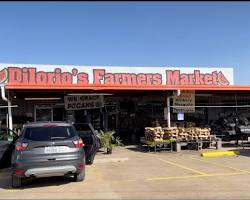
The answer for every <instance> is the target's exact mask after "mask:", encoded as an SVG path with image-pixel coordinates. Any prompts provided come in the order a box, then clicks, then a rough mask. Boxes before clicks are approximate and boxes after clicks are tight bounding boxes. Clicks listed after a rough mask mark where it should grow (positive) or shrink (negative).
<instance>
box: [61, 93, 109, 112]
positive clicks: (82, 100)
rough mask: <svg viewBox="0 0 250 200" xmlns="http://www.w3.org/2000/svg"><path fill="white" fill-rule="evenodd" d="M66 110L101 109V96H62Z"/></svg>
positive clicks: (102, 103) (102, 104)
mask: <svg viewBox="0 0 250 200" xmlns="http://www.w3.org/2000/svg"><path fill="white" fill-rule="evenodd" d="M64 103H65V109H66V110H83V109H93V108H101V107H103V106H104V102H103V96H102V95H93V96H91V95H89V96H64Z"/></svg>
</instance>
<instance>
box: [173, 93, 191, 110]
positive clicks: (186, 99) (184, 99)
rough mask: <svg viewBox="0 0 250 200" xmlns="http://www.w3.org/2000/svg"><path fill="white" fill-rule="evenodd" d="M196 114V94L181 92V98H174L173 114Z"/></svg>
mask: <svg viewBox="0 0 250 200" xmlns="http://www.w3.org/2000/svg"><path fill="white" fill-rule="evenodd" d="M193 112H195V92H194V91H181V95H180V96H176V95H174V97H173V113H193Z"/></svg>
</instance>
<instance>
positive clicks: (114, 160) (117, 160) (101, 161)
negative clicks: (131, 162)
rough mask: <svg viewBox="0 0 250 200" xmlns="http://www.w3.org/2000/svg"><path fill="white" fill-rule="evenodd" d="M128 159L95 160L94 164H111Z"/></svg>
mask: <svg viewBox="0 0 250 200" xmlns="http://www.w3.org/2000/svg"><path fill="white" fill-rule="evenodd" d="M127 160H128V158H100V159H95V160H94V164H97V163H111V162H124V161H127Z"/></svg>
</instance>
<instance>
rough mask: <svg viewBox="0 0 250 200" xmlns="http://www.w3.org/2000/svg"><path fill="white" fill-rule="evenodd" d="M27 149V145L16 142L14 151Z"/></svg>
mask: <svg viewBox="0 0 250 200" xmlns="http://www.w3.org/2000/svg"><path fill="white" fill-rule="evenodd" d="M27 147H28V143H22V142H17V143H16V150H17V151H25V150H26V149H27Z"/></svg>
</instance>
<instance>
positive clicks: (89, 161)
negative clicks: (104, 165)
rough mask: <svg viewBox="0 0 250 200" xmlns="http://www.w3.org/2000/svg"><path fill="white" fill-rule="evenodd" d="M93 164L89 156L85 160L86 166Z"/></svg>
mask: <svg viewBox="0 0 250 200" xmlns="http://www.w3.org/2000/svg"><path fill="white" fill-rule="evenodd" d="M93 162H94V158H93V156H90V157H89V158H87V159H86V164H87V165H92V164H93Z"/></svg>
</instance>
